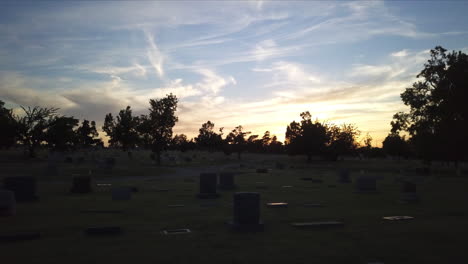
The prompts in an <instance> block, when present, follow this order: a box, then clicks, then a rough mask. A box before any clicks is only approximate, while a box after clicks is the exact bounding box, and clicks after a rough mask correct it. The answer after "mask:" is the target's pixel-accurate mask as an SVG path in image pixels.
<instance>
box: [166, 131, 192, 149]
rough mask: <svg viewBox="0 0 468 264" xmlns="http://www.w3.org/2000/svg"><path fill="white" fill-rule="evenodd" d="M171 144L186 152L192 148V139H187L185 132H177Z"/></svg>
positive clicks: (174, 147)
mask: <svg viewBox="0 0 468 264" xmlns="http://www.w3.org/2000/svg"><path fill="white" fill-rule="evenodd" d="M171 145H172V147H173V149H175V150H180V151H181V152H185V151H187V150H189V149H190V147H191V146H190V145H191V144H190V141H189V140H188V139H187V136H186V135H185V134H177V135H175V136H174V138H173V139H172V141H171Z"/></svg>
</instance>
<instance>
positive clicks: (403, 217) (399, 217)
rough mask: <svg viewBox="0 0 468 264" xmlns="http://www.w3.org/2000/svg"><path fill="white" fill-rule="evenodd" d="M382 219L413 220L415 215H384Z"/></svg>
mask: <svg viewBox="0 0 468 264" xmlns="http://www.w3.org/2000/svg"><path fill="white" fill-rule="evenodd" d="M382 219H383V220H388V221H407V220H413V219H414V217H412V216H407V215H396V216H384V217H382Z"/></svg>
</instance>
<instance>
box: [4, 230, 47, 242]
mask: <svg viewBox="0 0 468 264" xmlns="http://www.w3.org/2000/svg"><path fill="white" fill-rule="evenodd" d="M40 238H41V233H39V232H21V233H14V234H2V235H0V242H5V243H7V242H17V241H24V240H35V239H40Z"/></svg>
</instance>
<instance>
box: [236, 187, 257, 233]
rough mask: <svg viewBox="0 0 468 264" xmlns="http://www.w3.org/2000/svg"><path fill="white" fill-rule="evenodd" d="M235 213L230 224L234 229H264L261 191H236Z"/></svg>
mask: <svg viewBox="0 0 468 264" xmlns="http://www.w3.org/2000/svg"><path fill="white" fill-rule="evenodd" d="M233 214H234V216H233V220H232V221H230V222H228V224H229V225H230V227H231V228H232V229H233V230H234V231H263V222H262V221H261V220H260V194H259V193H257V192H237V193H234V196H233Z"/></svg>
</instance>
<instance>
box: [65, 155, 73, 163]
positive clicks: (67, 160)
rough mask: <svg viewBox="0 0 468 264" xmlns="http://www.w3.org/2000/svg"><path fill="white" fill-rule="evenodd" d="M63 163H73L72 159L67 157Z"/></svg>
mask: <svg viewBox="0 0 468 264" xmlns="http://www.w3.org/2000/svg"><path fill="white" fill-rule="evenodd" d="M65 162H66V163H73V158H72V157H70V156H68V157H65Z"/></svg>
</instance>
